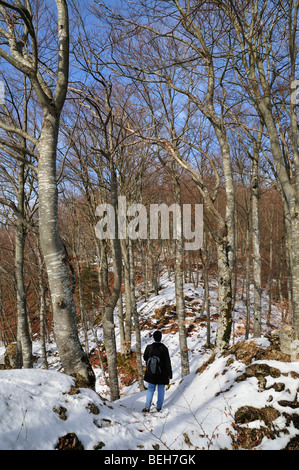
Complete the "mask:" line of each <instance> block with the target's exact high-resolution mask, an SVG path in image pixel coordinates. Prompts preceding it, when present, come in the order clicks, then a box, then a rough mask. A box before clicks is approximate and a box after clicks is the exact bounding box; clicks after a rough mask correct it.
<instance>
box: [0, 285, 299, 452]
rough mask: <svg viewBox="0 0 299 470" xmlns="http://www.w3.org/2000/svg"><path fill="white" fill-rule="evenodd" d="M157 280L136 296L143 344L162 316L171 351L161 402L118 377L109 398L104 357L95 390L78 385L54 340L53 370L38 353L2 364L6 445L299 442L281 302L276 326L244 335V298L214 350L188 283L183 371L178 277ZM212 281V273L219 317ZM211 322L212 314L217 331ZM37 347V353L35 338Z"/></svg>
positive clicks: (297, 370)
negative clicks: (146, 409) (18, 363)
mask: <svg viewBox="0 0 299 470" xmlns="http://www.w3.org/2000/svg"><path fill="white" fill-rule="evenodd" d="M161 286H162V288H161V290H160V291H159V294H158V295H157V296H156V295H152V296H151V297H150V298H149V299H148V301H147V302H143V301H140V302H139V303H138V310H139V313H140V317H141V325H142V331H141V333H142V343H143V349H144V347H145V345H146V344H147V343H148V342H149V341H151V339H150V332H152V330H153V329H155V328H156V327H158V326H159V327H161V324H160V322H161V321H162V320H163V327H162V331H163V338H162V340H163V342H164V343H165V344H166V345H167V346H168V348H169V351H170V355H171V358H172V365H173V379H172V381H171V384H170V386H169V387H168V390H167V392H166V398H165V405H164V408H163V410H162V412H160V413H157V412H156V411H155V408H154V407H153V411H152V412H150V413H149V414H147V415H144V414H143V413H142V411H141V410H142V408H143V406H144V403H145V394H146V392H139V391H138V387H137V384H136V383H133V384H132V385H129V386H126V385H125V384H124V383H122V387H121V393H122V395H121V398H120V399H119V400H118V401H116V402H113V403H110V402H109V400H108V397H109V393H108V389H107V387H106V386H105V384H104V381H103V377H102V371H101V369H100V368H98V367H95V373H96V376H97V382H96V392H93V391H91V390H89V389H82V388H81V389H79V388H77V387H76V386H75V383H74V381H73V379H72V378H71V377H68V376H66V375H65V374H62V373H61V372H60V371H59V368H60V364H59V361H58V360H57V357H56V355H55V353H56V350H55V344H54V343H52V344H49V345H47V346H48V351H49V354H50V360H49V363H50V370H48V371H44V370H41V368H40V363H41V360H40V359H38V360H37V362H36V363H35V367H34V369H33V370H5V371H0V396H1V400H0V449H26V450H27V449H55V448H64V449H65V448H74V447H76V448H79V449H83V448H84V449H85V450H92V449H103V450H127V449H130V450H141V449H144V450H151V451H153V450H154V449H155V450H157V449H159V450H169V449H170V450H184V451H187V450H188V451H189V450H202V449H206V450H207V449H210V450H220V449H263V450H271V449H275V450H278V449H289V450H293V449H296V450H298V449H299V403H298V400H297V397H298V391H299V380H298V379H299V362H296V363H295V362H293V363H292V362H289V359H290V358H289V357H288V356H286V355H282V354H281V353H280V351H279V344H278V338H277V336H276V335H275V326H276V325H279V323H280V318H279V311H276V317H275V316H273V318H272V320H273V325H272V327H266V326H265V325H263V331H264V336H263V337H262V338H261V339H258V340H249V341H244V338H243V333H244V327H243V326H244V318H245V317H244V315H245V308H244V305H243V303H242V302H241V301H240V300H239V301H238V303H237V304H236V312H235V321H236V323H235V329H234V331H235V336H234V341H233V342H234V344H232V347H231V348H230V349H229V350H228V351H226V352H225V353H223V354H218V355H214V354H213V351H212V350H207V349H206V348H205V342H206V328H205V320H204V318H203V319H200V318H199V316H198V311H199V307H200V303H201V299H202V287H201V285H200V286H199V287H198V289H194V288H193V286H192V285H190V284H186V285H185V296H186V305H187V312H188V315H187V326H188V327H189V328H188V331H189V337H188V346H189V349H190V369H191V373H190V374H189V375H188V376H187V377H185V378H184V379H182V380H181V378H180V357H179V345H178V333H177V331H176V327H175V318H174V316H175V313H174V308H173V306H174V305H175V296H174V285H173V282H172V281H169V280H168V279H167V277H164V278H162V280H161ZM216 287H217V285H216V282H211V315H212V320H214V321H215V320H216V314H217V291H216ZM265 300H266V299H265ZM215 329H216V324H214V325H213V323H212V334H213V333H215ZM272 329H273V332H274V333H271V330H272ZM116 331H117V329H116ZM117 340H118V341H119V338H118V337H117ZM90 341H91V342H92V335H91V337H90ZM34 354H35V355H36V356H37V357H38V356H40V351H39V343H38V341H35V342H34Z"/></svg>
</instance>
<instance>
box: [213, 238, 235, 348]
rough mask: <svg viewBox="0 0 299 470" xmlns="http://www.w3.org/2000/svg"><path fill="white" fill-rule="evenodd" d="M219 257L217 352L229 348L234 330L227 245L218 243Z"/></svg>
mask: <svg viewBox="0 0 299 470" xmlns="http://www.w3.org/2000/svg"><path fill="white" fill-rule="evenodd" d="M216 245H217V256H218V258H217V259H218V302H219V308H218V310H219V318H218V326H217V333H216V345H215V350H216V351H217V352H218V351H221V350H223V349H225V348H227V347H228V345H229V340H230V336H231V329H232V312H231V309H232V273H231V267H230V262H229V259H228V254H227V251H228V250H227V248H228V247H227V244H226V243H225V241H224V242H223V243H219V242H218V243H216Z"/></svg>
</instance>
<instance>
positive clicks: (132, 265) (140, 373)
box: [129, 239, 145, 391]
mask: <svg viewBox="0 0 299 470" xmlns="http://www.w3.org/2000/svg"><path fill="white" fill-rule="evenodd" d="M129 260H130V285H131V308H132V317H133V319H134V328H135V338H136V362H137V375H138V384H139V389H140V391H142V390H145V387H144V382H143V368H142V353H141V335H140V326H139V318H138V311H137V305H136V297H135V263H134V253H133V242H132V240H130V239H129Z"/></svg>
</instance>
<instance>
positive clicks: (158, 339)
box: [154, 330, 162, 341]
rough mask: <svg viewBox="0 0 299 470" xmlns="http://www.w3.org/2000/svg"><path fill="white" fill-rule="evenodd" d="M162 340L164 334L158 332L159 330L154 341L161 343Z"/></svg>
mask: <svg viewBox="0 0 299 470" xmlns="http://www.w3.org/2000/svg"><path fill="white" fill-rule="evenodd" d="M161 338H162V333H161V331H158V330H157V331H155V333H154V340H155V341H161Z"/></svg>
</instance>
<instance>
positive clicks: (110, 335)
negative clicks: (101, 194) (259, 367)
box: [103, 163, 122, 401]
mask: <svg viewBox="0 0 299 470" xmlns="http://www.w3.org/2000/svg"><path fill="white" fill-rule="evenodd" d="M111 165H112V163H111ZM110 194H111V205H112V207H113V209H114V214H115V238H114V239H112V240H111V249H112V257H113V274H114V283H113V288H112V291H111V293H110V295H109V298H108V300H107V302H106V306H105V312H104V317H103V335H104V344H105V349H106V353H107V362H108V373H109V387H110V398H111V401H114V400H117V399H118V398H119V385H118V374H117V352H116V341H115V326H114V320H113V313H114V309H115V307H116V305H117V301H118V298H119V294H120V288H121V271H122V256H121V246H120V240H119V237H118V223H117V212H118V211H117V178H116V174H115V170H114V168H112V169H111V189H110Z"/></svg>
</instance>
